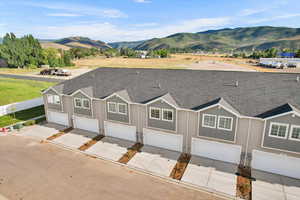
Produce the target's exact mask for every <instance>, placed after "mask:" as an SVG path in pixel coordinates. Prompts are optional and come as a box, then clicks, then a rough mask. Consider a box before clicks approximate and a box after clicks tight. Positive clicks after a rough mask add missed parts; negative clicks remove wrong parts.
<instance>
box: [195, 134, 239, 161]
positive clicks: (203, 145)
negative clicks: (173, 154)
mask: <svg viewBox="0 0 300 200" xmlns="http://www.w3.org/2000/svg"><path fill="white" fill-rule="evenodd" d="M241 151H242V148H241V146H238V145H232V144H225V143H221V142H214V141H209V140H203V139H198V138H192V152H191V153H192V155H196V156H201V157H206V158H210V159H214V160H221V161H225V162H230V163H236V164H239V163H240V156H241Z"/></svg>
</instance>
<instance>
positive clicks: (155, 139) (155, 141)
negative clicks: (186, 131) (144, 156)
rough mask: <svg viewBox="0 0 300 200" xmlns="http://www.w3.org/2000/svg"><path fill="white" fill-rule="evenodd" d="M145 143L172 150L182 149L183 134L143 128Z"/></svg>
mask: <svg viewBox="0 0 300 200" xmlns="http://www.w3.org/2000/svg"><path fill="white" fill-rule="evenodd" d="M143 143H144V144H146V145H151V146H155V147H160V148H164V149H168V150H172V151H179V152H181V151H182V135H176V134H171V133H165V132H161V131H155V130H151V129H146V128H144V129H143Z"/></svg>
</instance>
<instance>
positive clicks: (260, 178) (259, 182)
mask: <svg viewBox="0 0 300 200" xmlns="http://www.w3.org/2000/svg"><path fill="white" fill-rule="evenodd" d="M295 167H299V166H295ZM252 177H254V178H255V179H256V181H252V199H253V200H269V199H272V200H299V199H300V180H298V179H293V178H289V177H285V176H281V175H277V174H271V173H267V172H263V171H258V170H252Z"/></svg>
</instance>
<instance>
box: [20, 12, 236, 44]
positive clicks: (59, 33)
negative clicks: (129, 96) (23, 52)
mask: <svg viewBox="0 0 300 200" xmlns="http://www.w3.org/2000/svg"><path fill="white" fill-rule="evenodd" d="M229 23H230V18H227V17H225V18H200V19H193V20H188V21H182V22H179V23H176V24H170V25H164V26H163V25H160V26H157V27H147V28H145V27H134V28H128V27H126V28H123V27H119V26H116V25H113V24H111V23H97V22H91V23H87V22H84V23H77V24H73V25H65V26H64V25H59V26H46V27H44V26H42V27H33V28H32V27H31V28H30V29H29V30H28V31H29V32H28V33H34V35H35V36H36V37H38V38H62V37H69V36H85V37H90V38H93V39H99V40H103V41H106V42H111V41H124V40H127V41H134V40H144V39H150V38H153V37H165V36H168V35H171V34H174V33H178V32H198V31H203V30H207V29H210V28H220V27H224V26H225V25H228V24H229ZM23 31H24V30H23Z"/></svg>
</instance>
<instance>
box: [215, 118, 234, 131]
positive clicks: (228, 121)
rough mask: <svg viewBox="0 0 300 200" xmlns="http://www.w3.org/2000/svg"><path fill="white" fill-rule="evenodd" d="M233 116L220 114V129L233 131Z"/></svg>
mask: <svg viewBox="0 0 300 200" xmlns="http://www.w3.org/2000/svg"><path fill="white" fill-rule="evenodd" d="M232 121H233V119H232V117H225V116H219V121H218V129H221V130H225V131H231V130H232Z"/></svg>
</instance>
